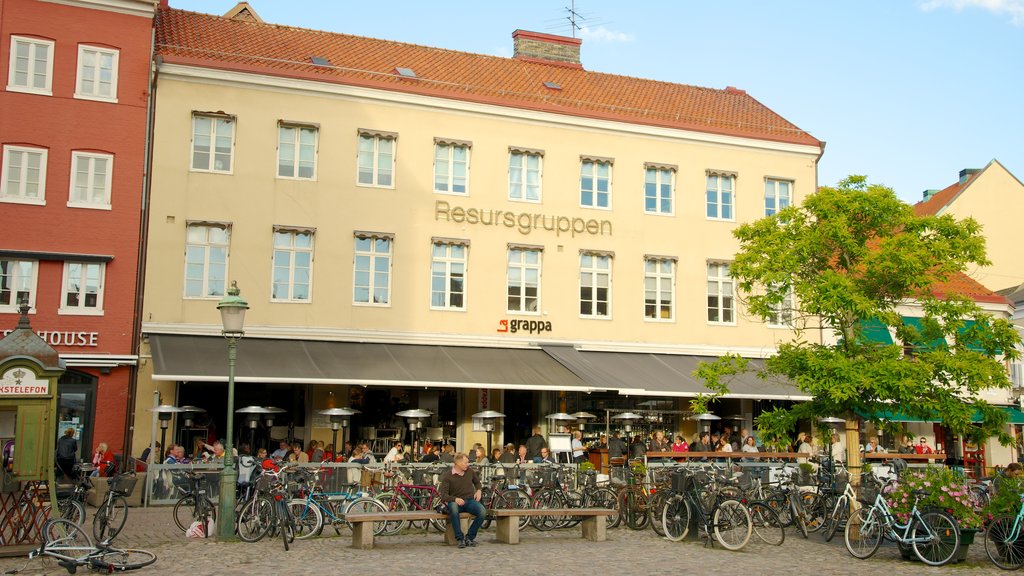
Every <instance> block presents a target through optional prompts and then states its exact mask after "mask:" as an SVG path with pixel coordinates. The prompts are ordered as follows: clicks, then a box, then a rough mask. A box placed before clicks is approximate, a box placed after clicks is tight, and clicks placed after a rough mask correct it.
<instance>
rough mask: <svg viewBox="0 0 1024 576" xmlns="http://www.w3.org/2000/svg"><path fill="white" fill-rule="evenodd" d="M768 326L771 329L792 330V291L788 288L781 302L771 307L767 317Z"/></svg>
mask: <svg viewBox="0 0 1024 576" xmlns="http://www.w3.org/2000/svg"><path fill="white" fill-rule="evenodd" d="M768 325H769V326H771V327H773V328H792V327H793V289H792V288H790V289H789V292H787V293H786V295H785V296H784V297H783V298H782V302H779V303H778V304H777V305H774V306H772V310H771V313H770V314H769V315H768Z"/></svg>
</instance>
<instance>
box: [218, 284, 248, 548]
mask: <svg viewBox="0 0 1024 576" xmlns="http://www.w3.org/2000/svg"><path fill="white" fill-rule="evenodd" d="M239 294H240V291H239V289H238V284H237V283H236V282H234V281H232V282H231V288H228V293H227V295H226V296H224V298H223V299H222V300H221V301H220V302H218V303H217V310H220V319H221V324H222V326H223V329H222V330H221V335H222V336H224V338H225V339H226V340H227V341H228V416H227V436H226V437H225V439H224V470H223V471H222V472H221V475H220V496H219V499H218V507H219V508H220V515H219V516H220V522H218V523H217V537H218V538H219V539H221V540H234V538H235V487H236V486H237V485H238V468H237V467H236V466H235V457H234V438H233V436H234V429H235V361H236V360H237V358H238V341H239V340H240V339H241V338H242V336H244V335H245V332H244V330H243V328H244V327H245V311H246V310H248V309H249V303H248V302H246V301H245V300H243V299H242V297H241V296H239Z"/></svg>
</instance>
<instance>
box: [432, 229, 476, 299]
mask: <svg viewBox="0 0 1024 576" xmlns="http://www.w3.org/2000/svg"><path fill="white" fill-rule="evenodd" d="M468 248H469V247H468V246H467V245H465V244H461V243H456V242H449V241H435V242H434V243H433V245H432V252H431V262H430V307H431V308H436V309H443V310H465V309H466V255H467V252H468Z"/></svg>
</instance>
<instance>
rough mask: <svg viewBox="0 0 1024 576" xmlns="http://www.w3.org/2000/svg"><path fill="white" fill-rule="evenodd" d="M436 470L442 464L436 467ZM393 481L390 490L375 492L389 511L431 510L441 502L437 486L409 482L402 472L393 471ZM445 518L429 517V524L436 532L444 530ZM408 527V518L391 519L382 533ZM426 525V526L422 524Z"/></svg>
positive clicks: (438, 469)
mask: <svg viewBox="0 0 1024 576" xmlns="http://www.w3.org/2000/svg"><path fill="white" fill-rule="evenodd" d="M436 470H437V471H438V472H440V471H441V470H443V466H438V467H437V468H436ZM394 473H395V474H394V477H395V483H394V485H393V487H392V489H391V490H390V491H387V492H381V493H379V494H377V499H378V500H380V502H381V504H383V505H384V507H385V508H386V509H387V510H389V511H396V510H411V511H418V510H421V511H432V510H435V509H437V508H438V505H439V504H441V493H440V492H438V491H437V486H434V485H433V484H431V483H428V482H424V483H423V484H412V483H409V482H408V480H407V479H406V478H405V476H404V475H403V474H401V473H400V472H399V471H397V470H395V471H394ZM445 522H446V520H438V519H431V520H430V521H429V525H430V526H432V527H433V528H434V529H435V530H437V531H438V532H444V530H445V527H446V525H445ZM408 527H409V520H392V521H387V522H385V523H384V530H383V532H382V533H383V534H385V535H389V536H391V535H395V534H398V533H400V532H402V530H405V529H406V528H408ZM424 527H426V526H424Z"/></svg>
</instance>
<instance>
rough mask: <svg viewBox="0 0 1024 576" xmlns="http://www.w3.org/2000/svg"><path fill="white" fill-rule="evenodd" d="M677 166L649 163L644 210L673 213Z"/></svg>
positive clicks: (645, 178) (648, 212)
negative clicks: (673, 193) (673, 190)
mask: <svg viewBox="0 0 1024 576" xmlns="http://www.w3.org/2000/svg"><path fill="white" fill-rule="evenodd" d="M675 176H676V171H675V168H673V167H670V166H660V165H654V164H648V165H647V167H646V173H645V175H644V212H646V213H647V214H672V189H673V187H674V186H675Z"/></svg>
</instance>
